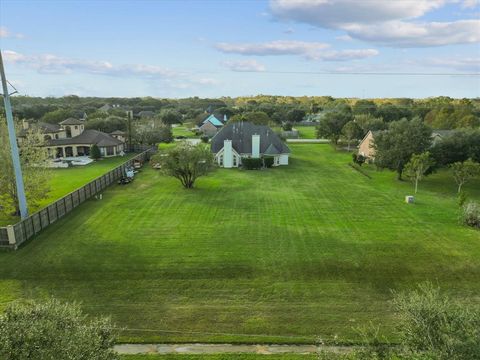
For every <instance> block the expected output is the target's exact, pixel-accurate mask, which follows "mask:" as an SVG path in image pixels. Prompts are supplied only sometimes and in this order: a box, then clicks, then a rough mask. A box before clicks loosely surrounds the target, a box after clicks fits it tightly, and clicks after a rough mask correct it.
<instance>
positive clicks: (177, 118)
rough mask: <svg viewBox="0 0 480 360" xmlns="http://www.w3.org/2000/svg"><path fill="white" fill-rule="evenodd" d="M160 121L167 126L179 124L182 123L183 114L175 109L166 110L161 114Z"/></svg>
mask: <svg viewBox="0 0 480 360" xmlns="http://www.w3.org/2000/svg"><path fill="white" fill-rule="evenodd" d="M160 119H161V120H162V122H163V123H164V124H167V125H171V124H178V123H181V122H182V114H180V113H179V112H178V111H176V110H173V109H166V110H162V112H161V113H160Z"/></svg>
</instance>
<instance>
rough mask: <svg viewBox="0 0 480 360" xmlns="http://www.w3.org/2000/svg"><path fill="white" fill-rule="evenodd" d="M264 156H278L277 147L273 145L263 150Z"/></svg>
mask: <svg viewBox="0 0 480 360" xmlns="http://www.w3.org/2000/svg"><path fill="white" fill-rule="evenodd" d="M265 154H266V155H277V154H280V151H278V149H277V147H276V146H275V145H273V144H270V145H269V146H268V148H267V150H265Z"/></svg>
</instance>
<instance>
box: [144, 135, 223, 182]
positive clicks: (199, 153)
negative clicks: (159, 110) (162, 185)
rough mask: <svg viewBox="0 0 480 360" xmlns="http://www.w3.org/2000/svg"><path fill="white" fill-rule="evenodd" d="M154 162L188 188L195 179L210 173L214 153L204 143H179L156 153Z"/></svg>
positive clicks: (152, 160) (153, 158) (212, 166)
mask: <svg viewBox="0 0 480 360" xmlns="http://www.w3.org/2000/svg"><path fill="white" fill-rule="evenodd" d="M151 162H152V163H153V164H159V165H160V168H161V171H162V172H163V173H164V174H166V175H168V176H173V177H175V178H177V179H178V180H180V182H181V183H182V185H183V187H184V188H186V189H191V188H193V186H194V184H195V181H196V180H197V179H198V178H199V177H201V176H205V175H207V174H208V173H210V172H211V171H212V170H213V168H214V160H213V154H212V152H211V151H210V148H209V147H208V146H206V145H205V144H203V143H200V144H197V145H191V144H189V143H187V142H185V143H182V144H179V145H177V146H175V147H173V148H171V149H169V150H167V152H166V153H160V154H157V155H154V156H153V157H152V159H151Z"/></svg>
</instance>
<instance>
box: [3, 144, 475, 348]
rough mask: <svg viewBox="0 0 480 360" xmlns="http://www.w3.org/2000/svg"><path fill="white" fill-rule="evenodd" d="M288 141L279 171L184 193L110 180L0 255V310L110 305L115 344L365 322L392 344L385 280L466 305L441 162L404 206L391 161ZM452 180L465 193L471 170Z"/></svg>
mask: <svg viewBox="0 0 480 360" xmlns="http://www.w3.org/2000/svg"><path fill="white" fill-rule="evenodd" d="M290 148H291V149H292V152H293V154H292V158H291V165H290V166H288V167H281V168H275V169H269V170H265V171H241V170H233V169H232V170H227V169H221V170H217V171H216V172H215V173H213V174H212V175H211V176H209V177H207V178H203V179H201V180H200V181H198V184H197V188H196V189H194V190H184V189H182V188H181V187H180V184H179V182H178V181H177V180H175V179H171V178H167V177H164V176H162V175H160V174H159V173H158V172H156V171H154V170H152V169H145V170H143V171H142V172H141V173H140V175H139V176H138V177H137V179H136V180H135V181H134V182H133V183H132V184H129V185H127V186H117V185H115V186H113V187H111V188H110V190H108V191H106V192H105V194H104V199H103V200H102V201H94V200H91V201H88V202H86V203H85V204H83V205H82V206H80V207H79V208H77V209H75V210H74V211H73V212H72V213H71V214H70V215H69V216H67V217H65V218H63V219H62V220H60V221H58V222H57V223H55V224H54V225H52V226H51V227H49V228H48V229H46V230H45V231H44V232H43V233H41V234H40V235H39V236H38V237H37V238H36V239H34V240H33V241H31V242H29V243H28V244H27V245H26V246H24V247H22V248H21V249H20V250H19V251H17V252H10V253H0V294H2V295H1V296H0V306H2V304H5V303H6V302H8V301H10V300H11V299H14V298H18V297H34V298H38V297H46V296H50V295H53V296H56V297H58V298H61V299H63V300H69V301H74V300H75V301H80V302H82V304H83V307H84V309H85V310H86V311H87V312H88V313H90V314H93V315H99V314H107V315H111V316H112V318H113V320H114V321H115V322H116V323H117V324H118V325H119V326H122V327H125V328H128V329H131V330H127V331H124V332H123V336H122V339H121V340H122V341H139V342H167V341H188V342H193V341H199V342H202V341H217V342H225V341H226V342H228V341H231V342H252V343H257V342H313V341H314V340H315V339H316V338H317V336H321V337H322V338H323V339H330V338H331V337H333V336H335V335H338V336H339V338H340V339H341V340H342V341H357V340H358V336H357V333H356V331H354V330H353V328H355V327H358V326H362V325H365V324H366V323H368V322H369V321H372V322H374V323H378V324H380V325H381V328H382V330H383V331H384V333H385V334H386V335H388V336H390V338H391V339H394V335H393V329H394V325H395V317H394V314H393V313H392V309H391V306H390V303H389V300H390V299H391V292H390V289H407V288H412V287H413V286H415V284H416V283H419V282H422V281H425V280H431V281H433V282H434V283H436V284H438V285H440V286H441V287H442V288H443V289H444V290H445V291H447V292H448V293H450V294H451V295H452V296H453V297H455V298H458V299H460V300H462V301H465V302H466V303H475V304H478V303H479V302H480V281H479V279H480V232H479V231H476V230H473V229H469V228H466V227H462V226H460V225H459V224H458V222H457V206H456V201H455V188H456V186H455V184H454V182H453V180H452V179H451V177H450V175H449V174H448V173H446V172H444V171H442V172H439V173H437V174H434V175H433V176H431V177H429V178H427V179H426V180H425V181H424V182H422V183H421V184H420V192H419V194H418V195H417V203H416V204H414V205H407V204H405V203H404V201H403V200H404V196H405V195H407V194H411V193H412V185H411V184H410V183H407V182H403V183H402V182H398V181H396V180H395V174H393V173H391V172H388V171H384V172H377V171H375V170H374V168H373V167H370V168H367V169H366V171H367V172H368V173H369V174H370V175H371V177H372V179H369V178H368V177H366V176H364V175H362V174H361V173H359V172H357V171H355V170H354V169H352V168H351V167H349V166H348V165H347V163H348V161H349V160H350V154H348V153H342V152H334V151H333V150H332V148H331V147H330V146H328V145H315V144H308V145H299V144H297V145H295V144H291V145H290ZM465 190H466V191H467V192H468V193H469V194H470V196H471V197H473V198H476V199H480V182H479V181H476V182H471V183H470V184H468V186H466V188H465ZM235 334H236V335H235Z"/></svg>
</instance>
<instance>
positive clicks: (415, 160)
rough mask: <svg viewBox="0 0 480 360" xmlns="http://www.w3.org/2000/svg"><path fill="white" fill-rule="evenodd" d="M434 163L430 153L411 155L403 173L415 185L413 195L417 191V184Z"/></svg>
mask: <svg viewBox="0 0 480 360" xmlns="http://www.w3.org/2000/svg"><path fill="white" fill-rule="evenodd" d="M434 163H435V161H434V160H433V159H432V157H431V156H430V153H429V152H428V151H427V152H424V153H423V154H418V155H417V154H413V155H412V157H411V158H410V161H409V162H408V163H407V164H406V165H405V169H404V172H405V174H406V175H407V177H408V178H410V179H411V180H412V181H413V183H414V184H415V194H416V193H417V190H418V182H419V181H420V180H422V179H423V177H424V176H425V175H426V174H428V171H429V169H430V168H431V167H432V166H433V165H434Z"/></svg>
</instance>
